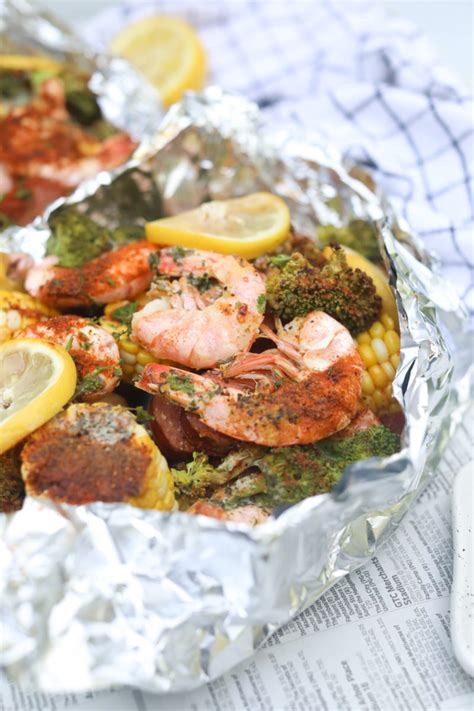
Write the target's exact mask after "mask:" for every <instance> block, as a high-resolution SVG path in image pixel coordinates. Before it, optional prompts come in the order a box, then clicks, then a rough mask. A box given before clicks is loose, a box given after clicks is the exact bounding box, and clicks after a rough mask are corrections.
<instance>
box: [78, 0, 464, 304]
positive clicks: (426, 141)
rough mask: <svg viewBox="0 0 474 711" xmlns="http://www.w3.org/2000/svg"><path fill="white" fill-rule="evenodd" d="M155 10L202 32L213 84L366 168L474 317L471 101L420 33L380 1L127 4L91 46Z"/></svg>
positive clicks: (102, 19)
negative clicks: (437, 258)
mask: <svg viewBox="0 0 474 711" xmlns="http://www.w3.org/2000/svg"><path fill="white" fill-rule="evenodd" d="M427 11H429V8H428V6H427ZM157 13H171V14H175V15H180V16H182V17H184V18H185V19H187V20H189V21H190V22H191V23H192V24H193V25H194V26H195V27H196V28H197V30H198V32H199V34H200V36H201V37H202V40H203V42H204V44H205V46H206V50H207V53H208V57H209V68H210V77H209V78H210V81H212V83H214V84H219V85H221V86H223V87H224V88H227V89H231V90H234V91H238V92H241V93H242V94H244V95H246V96H248V97H249V98H251V99H253V100H255V101H256V102H257V103H258V104H259V106H260V107H261V108H262V109H263V110H264V111H265V112H267V113H268V114H269V116H270V118H271V120H272V122H274V123H275V126H276V127H278V128H279V129H280V128H282V127H284V125H285V123H286V122H290V121H291V122H292V125H294V122H295V120H296V122H297V124H298V123H299V124H300V125H301V127H302V129H304V130H310V131H311V130H314V131H317V132H318V133H319V134H320V135H322V136H323V137H324V138H327V140H328V142H330V143H332V144H334V145H335V146H336V147H338V148H339V150H340V151H341V152H342V153H343V154H344V155H345V156H347V157H349V158H352V159H355V160H357V162H358V163H360V164H361V165H362V166H363V167H366V168H369V169H370V170H371V171H372V172H373V175H374V177H375V179H376V180H377V181H378V182H379V183H380V184H381V185H382V186H383V187H384V189H385V192H386V194H387V195H388V196H389V197H390V199H391V201H392V203H393V204H394V206H395V208H396V209H397V210H398V212H399V214H401V215H402V216H403V217H405V218H406V220H407V221H408V223H409V224H410V226H411V228H412V229H413V230H414V231H415V232H416V233H417V234H418V235H419V236H420V237H421V238H422V239H423V240H424V241H425V243H426V245H427V246H428V247H429V248H431V249H433V250H435V251H436V252H437V253H438V255H439V256H440V257H441V260H442V263H443V269H444V273H445V275H446V277H447V278H448V279H449V280H450V282H451V284H452V285H454V288H456V289H457V290H458V292H459V293H460V295H461V296H462V298H463V300H464V302H465V304H466V306H467V308H468V309H469V310H470V312H471V315H473V314H474V188H473V175H474V125H473V104H472V97H471V96H470V95H469V94H468V92H467V90H466V88H465V87H464V86H463V85H462V83H461V82H460V81H458V80H457V79H456V77H455V76H453V75H452V74H451V73H450V72H449V71H448V70H447V69H445V68H443V66H441V65H440V64H439V62H438V61H437V58H436V56H435V54H434V52H433V50H432V48H431V47H430V45H429V43H428V42H427V41H426V39H425V37H424V36H423V35H422V33H421V32H420V31H419V30H418V29H417V28H416V27H414V26H413V25H412V24H411V23H409V22H407V21H405V20H403V19H400V18H394V17H390V16H388V15H387V13H386V12H385V11H384V8H383V5H382V3H381V2H377V1H374V0H371V1H369V2H368V1H367V0H349V1H348V0H344V1H343V2H340V1H338V0H333V1H332V2H331V1H330V0H286V1H285V0H280V1H278V0H233V1H227V2H224V1H223V0H196V1H192V0H181V1H179V0H174V1H173V0H130V1H129V2H125V3H121V4H119V5H117V6H112V7H111V8H109V9H107V10H105V11H104V12H102V13H100V14H99V15H97V16H96V17H95V18H94V19H93V20H92V21H91V22H90V23H89V24H88V26H87V28H86V36H87V39H88V40H89V41H91V42H92V43H94V44H95V45H96V46H98V47H102V48H104V47H106V46H107V43H108V40H109V39H110V38H111V37H113V35H114V34H115V33H116V32H117V31H118V30H119V29H120V28H122V27H123V26H124V25H126V24H127V23H129V22H131V21H133V20H135V19H137V18H138V17H142V16H146V15H152V14H157Z"/></svg>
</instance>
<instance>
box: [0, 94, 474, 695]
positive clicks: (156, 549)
mask: <svg viewBox="0 0 474 711" xmlns="http://www.w3.org/2000/svg"><path fill="white" fill-rule="evenodd" d="M294 135H295V136H298V138H293V137H292V135H291V133H289V132H287V133H286V134H284V135H275V134H274V133H270V132H269V131H268V129H267V128H266V127H265V126H264V125H263V120H262V117H261V116H260V115H259V112H258V110H257V108H256V107H255V106H254V105H253V104H250V103H248V102H247V101H246V100H244V99H242V98H240V97H237V96H234V95H229V94H226V93H224V92H222V91H221V90H219V89H217V88H210V89H209V90H207V91H206V92H204V93H203V94H201V95H188V96H187V97H186V98H185V99H184V101H183V102H182V103H181V104H179V105H176V106H175V107H173V108H172V109H171V110H170V111H169V113H168V114H167V116H166V117H165V120H164V122H163V124H162V126H161V129H160V131H159V132H158V133H157V135H156V136H155V138H154V141H153V144H152V145H150V144H148V145H147V146H145V147H142V148H141V149H139V151H138V152H137V157H136V160H135V161H134V162H132V163H130V164H129V165H128V166H127V167H126V168H123V169H119V170H117V171H115V173H114V174H113V175H109V174H101V175H100V176H99V177H98V178H97V179H96V180H93V181H89V182H88V183H87V184H85V185H82V186H81V187H80V188H78V190H77V191H76V192H75V193H74V194H73V195H72V196H71V197H70V198H68V199H67V200H65V203H67V204H72V203H79V204H80V205H84V203H85V201H86V202H87V201H88V200H91V199H93V197H94V194H95V193H96V191H97V190H98V189H100V190H102V191H105V193H106V191H107V189H108V185H109V184H110V181H112V180H116V179H117V177H119V176H122V175H123V174H124V173H127V171H128V174H129V175H132V176H134V175H136V173H137V171H138V170H140V171H142V173H144V174H145V175H147V176H148V177H150V176H152V177H153V178H154V179H155V180H156V183H157V184H158V186H159V188H160V190H161V193H162V197H163V200H164V205H165V209H166V212H167V213H174V212H177V211H178V210H181V209H183V208H190V207H193V206H196V205H198V204H200V203H201V202H202V201H203V200H206V199H209V198H224V197H229V196H236V195H240V194H244V193H248V192H251V191H254V190H260V189H266V188H267V189H270V190H272V191H275V192H277V193H279V194H280V195H281V196H283V197H284V198H285V200H287V202H288V205H289V206H290V208H291V212H292V219H293V223H294V225H295V226H296V228H297V229H301V230H303V231H306V232H308V231H310V232H311V233H313V234H314V231H315V226H316V225H317V224H318V223H319V222H332V223H335V224H338V223H341V222H342V220H344V219H345V218H347V216H349V215H355V216H359V217H362V218H369V219H372V220H374V221H376V223H377V224H378V226H379V227H380V244H381V246H382V249H383V252H384V255H385V259H386V263H387V266H388V267H389V270H390V276H391V282H392V284H393V286H394V287H395V288H396V293H397V299H398V307H399V315H400V326H401V338H402V354H401V361H400V368H399V371H398V374H397V377H396V381H395V386H394V387H395V394H396V397H397V398H398V399H399V401H400V402H401V403H402V406H403V409H404V411H405V413H406V418H407V425H406V428H405V432H404V435H403V440H402V443H403V449H402V451H401V452H400V453H398V454H396V455H394V456H392V457H390V458H387V459H382V460H379V459H372V460H367V461H363V462H359V463H357V464H354V465H353V466H351V467H349V468H348V469H347V470H346V472H345V473H344V476H343V478H342V480H341V481H340V483H339V484H338V486H337V487H336V489H335V490H334V491H333V492H331V493H329V494H324V495H320V496H316V497H313V498H309V499H306V500H305V501H302V502H301V503H299V504H297V505H295V506H293V507H291V508H289V509H287V510H286V511H284V512H283V513H282V514H281V515H280V516H279V517H278V518H274V519H271V520H269V521H268V522H267V523H265V524H262V525H260V526H258V527H256V528H255V529H249V528H247V527H246V526H244V525H241V524H230V523H224V522H221V521H217V520H213V519H209V518H202V517H195V516H188V515H187V514H185V513H179V512H178V513H172V514H163V513H158V512H153V511H143V510H139V509H136V508H132V507H130V506H127V505H122V504H101V503H96V504H93V505H88V506H80V507H72V506H57V505H53V504H50V503H47V502H40V501H38V500H33V499H27V500H26V502H25V505H24V508H23V510H22V511H19V512H17V513H15V514H10V515H4V516H3V517H2V520H1V527H2V546H3V549H2V555H1V567H2V570H1V576H0V579H1V592H0V600H1V606H2V613H1V615H0V619H1V622H2V631H1V634H0V639H1V644H2V659H3V662H4V664H6V666H7V667H8V671H9V673H10V674H12V675H13V677H15V676H18V675H19V676H23V677H24V676H25V675H27V674H29V675H31V677H32V678H33V680H34V683H35V684H36V685H37V686H39V687H40V688H41V689H43V690H47V691H50V692H52V691H61V690H72V689H75V690H86V689H90V688H100V687H106V686H108V685H111V684H130V685H133V686H136V687H140V688H141V689H144V690H151V691H154V692H159V693H166V692H175V691H181V690H186V689H191V688H194V687H196V686H198V685H200V684H202V683H204V682H207V681H209V680H211V679H213V678H215V677H216V676H218V675H220V674H222V673H223V672H225V671H226V670H228V669H229V668H230V667H232V666H234V665H235V664H237V663H238V662H240V661H242V660H243V659H245V658H246V657H248V656H249V655H251V654H252V652H253V651H254V650H255V649H256V647H257V646H258V645H259V644H260V643H261V642H262V641H263V640H264V639H265V638H266V637H267V636H268V635H269V634H271V633H272V632H273V631H274V630H275V629H277V628H278V627H279V626H280V625H282V624H283V623H284V622H286V621H288V620H289V619H290V617H292V616H294V615H296V614H297V613H298V612H299V611H301V610H303V609H304V608H305V607H307V606H308V605H309V604H310V603H312V602H313V601H314V600H315V599H316V598H317V597H318V596H320V595H321V594H322V593H323V592H324V591H325V590H326V589H327V588H328V587H329V586H331V585H332V584H333V583H334V582H335V581H336V580H338V579H339V578H340V577H341V576H343V575H345V574H346V573H348V572H349V571H351V570H353V569H354V568H356V567H357V566H360V565H361V564H362V563H364V562H365V561H366V560H367V559H368V558H370V557H371V556H373V555H374V553H375V551H376V550H377V548H378V547H379V546H380V545H381V544H382V543H383V542H384V541H385V540H386V538H387V537H388V536H389V535H390V534H391V532H392V531H393V530H394V529H395V528H396V526H397V524H398V522H399V521H400V519H401V517H402V516H403V514H404V513H405V512H406V510H407V509H408V507H409V506H410V504H411V503H412V501H413V500H414V498H415V497H416V496H417V495H418V493H419V492H420V491H421V489H422V488H423V486H424V485H425V484H426V482H427V481H428V479H429V478H430V477H431V476H433V474H434V471H435V469H436V466H437V463H438V462H439V459H440V457H441V455H442V451H443V448H444V446H445V444H446V441H447V439H448V438H449V436H450V433H451V431H452V428H453V427H454V425H455V423H456V421H457V419H459V417H461V416H462V407H463V402H466V401H467V399H468V386H469V382H468V365H469V349H468V347H466V342H465V341H464V340H463V339H465V338H466V337H465V336H464V335H463V333H462V322H463V318H464V312H463V309H462V306H461V304H460V303H459V301H458V299H457V297H455V295H454V291H450V290H449V287H447V285H446V283H445V281H444V280H441V278H440V277H439V276H438V275H437V273H436V270H435V265H434V263H433V260H432V258H431V257H430V255H429V254H428V253H427V252H426V251H425V250H424V249H423V247H422V246H421V245H420V244H419V243H418V242H417V241H416V240H415V239H414V238H413V237H412V236H410V234H409V231H408V229H407V227H406V225H403V224H399V223H397V220H396V218H395V216H394V215H393V214H392V211H391V209H390V206H389V205H387V204H386V203H384V201H383V198H381V196H377V195H376V194H375V193H373V192H371V190H369V189H368V188H367V187H366V186H365V185H364V184H363V183H361V182H359V181H358V180H355V179H353V178H351V177H350V175H349V173H348V172H347V170H346V168H345V167H344V166H343V165H342V163H341V162H340V160H339V158H338V157H337V155H335V154H333V153H331V152H328V151H327V150H326V148H325V147H323V146H321V145H318V144H317V143H315V142H314V141H312V140H311V138H309V139H308V137H301V131H300V129H299V128H298V131H295V134H294ZM98 217H99V218H100V214H99V215H98ZM46 218H47V216H46V217H45V218H43V219H42V220H38V221H37V223H36V224H34V225H33V226H30V227H28V228H24V229H19V230H16V232H15V234H14V235H12V236H10V238H8V239H4V245H3V248H4V249H18V248H20V247H21V248H23V249H25V248H26V249H28V250H29V251H31V252H32V253H34V254H35V256H37V257H39V256H41V254H42V253H43V252H44V244H45V240H46V238H47V236H48V228H47V219H46ZM455 352H456V355H455V356H454V353H455Z"/></svg>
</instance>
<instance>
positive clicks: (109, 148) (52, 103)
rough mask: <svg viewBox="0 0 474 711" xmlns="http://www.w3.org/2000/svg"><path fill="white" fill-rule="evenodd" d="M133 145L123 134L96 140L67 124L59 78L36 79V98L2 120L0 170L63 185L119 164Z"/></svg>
mask: <svg viewBox="0 0 474 711" xmlns="http://www.w3.org/2000/svg"><path fill="white" fill-rule="evenodd" d="M134 147H135V143H134V142H133V141H132V139H131V138H130V137H129V136H128V134H126V133H119V134H115V135H114V136H111V137H109V138H107V139H106V140H105V141H102V142H101V141H99V140H98V139H96V138H94V137H93V136H91V135H90V134H88V133H86V132H85V131H84V130H83V129H82V128H81V127H80V126H78V125H76V124H74V123H72V122H71V121H70V117H69V114H68V111H67V108H66V100H65V96H64V88H63V84H62V82H61V80H60V79H58V78H57V77H51V78H49V79H47V80H46V81H44V82H42V83H41V85H40V88H39V93H38V96H37V97H36V98H35V99H34V100H33V101H32V102H30V103H29V104H27V105H25V106H16V107H14V108H13V109H12V110H11V111H10V112H9V113H8V114H7V116H6V117H5V118H4V119H3V120H2V144H1V146H0V163H1V164H2V166H3V168H2V172H3V173H5V174H6V175H8V176H9V177H10V178H11V177H12V176H13V177H14V176H22V177H30V178H31V177H36V178H43V179H46V180H50V181H53V182H54V183H61V185H62V186H63V194H64V193H65V192H68V189H69V190H70V189H71V188H74V187H76V186H77V185H79V183H80V182H81V181H82V180H84V179H86V178H89V177H91V176H93V175H96V174H97V173H98V172H99V171H100V170H103V169H104V168H105V169H111V168H114V167H116V166H117V165H120V163H123V162H124V161H125V160H126V159H127V158H128V157H129V155H130V154H131V152H132V151H133V149H134Z"/></svg>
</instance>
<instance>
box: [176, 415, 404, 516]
mask: <svg viewBox="0 0 474 711" xmlns="http://www.w3.org/2000/svg"><path fill="white" fill-rule="evenodd" d="M399 449H400V438H399V437H398V436H397V435H395V434H393V432H391V431H390V430H389V429H387V427H384V426H383V425H375V426H373V427H370V428H368V429H366V430H361V431H359V432H356V433H355V434H353V435H352V436H350V437H345V438H344V439H334V438H328V439H325V440H321V441H320V442H316V443H314V444H309V445H293V446H291V447H273V448H271V449H269V448H267V447H243V448H241V449H239V450H237V451H236V452H232V453H231V454H228V455H227V456H226V457H224V459H223V460H222V462H221V463H220V464H219V465H218V466H216V467H214V466H213V465H212V464H211V463H210V462H209V459H208V458H207V456H206V455H205V454H200V453H195V454H194V455H193V461H192V462H190V463H189V464H188V465H187V467H186V470H185V471H182V470H176V469H175V470H173V476H174V479H175V486H176V488H177V490H178V492H179V494H181V495H187V496H189V497H190V498H191V499H193V498H200V497H204V496H208V497H209V496H210V500H211V501H213V502H218V503H219V504H220V505H222V506H223V507H224V508H225V509H230V508H234V507H236V506H242V505H243V504H255V505H257V506H260V507H261V508H263V509H269V510H271V509H272V508H274V507H276V506H283V505H287V504H296V503H297V502H298V501H302V500H303V499H306V498H307V497H308V496H315V495H316V494H323V493H326V492H328V491H330V490H331V489H332V488H333V486H334V485H335V484H336V483H337V482H338V481H339V479H340V478H341V475H342V473H343V471H344V469H345V468H346V467H347V466H349V465H350V464H353V463H354V462H357V461H359V460H362V459H369V458H370V457H387V456H390V455H392V454H395V452H398V451H399ZM241 475H242V476H241ZM216 487H217V488H216Z"/></svg>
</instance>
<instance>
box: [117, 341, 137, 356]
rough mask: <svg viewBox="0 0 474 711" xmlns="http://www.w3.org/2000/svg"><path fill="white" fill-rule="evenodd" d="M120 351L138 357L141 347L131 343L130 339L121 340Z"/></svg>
mask: <svg viewBox="0 0 474 711" xmlns="http://www.w3.org/2000/svg"><path fill="white" fill-rule="evenodd" d="M120 350H124V351H126V353H132V354H133V355H137V353H138V351H139V350H140V348H139V346H137V344H136V343H133V342H132V341H129V340H128V338H121V339H120Z"/></svg>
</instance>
